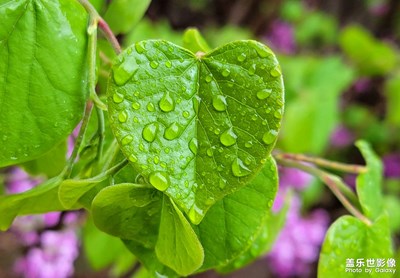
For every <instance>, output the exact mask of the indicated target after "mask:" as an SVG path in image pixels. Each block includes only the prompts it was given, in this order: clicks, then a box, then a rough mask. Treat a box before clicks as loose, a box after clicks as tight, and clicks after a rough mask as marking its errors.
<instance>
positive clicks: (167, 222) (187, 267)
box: [155, 196, 204, 276]
mask: <svg viewBox="0 0 400 278" xmlns="http://www.w3.org/2000/svg"><path fill="white" fill-rule="evenodd" d="M155 251H156V255H157V258H158V259H159V260H160V262H162V263H163V264H165V265H166V266H168V267H170V268H171V269H173V270H175V271H176V272H177V273H178V274H180V275H182V276H187V275H189V274H192V273H193V272H194V271H196V270H197V269H198V268H199V267H200V266H201V265H202V264H203V261H204V250H203V247H202V245H201V243H200V241H199V239H198V238H197V235H196V233H195V232H194V230H193V228H192V227H191V226H190V223H189V222H188V221H187V220H186V218H185V216H184V215H183V214H182V212H181V211H180V210H179V208H178V207H177V206H176V205H175V204H174V203H173V202H172V201H170V200H169V198H168V197H166V196H164V201H163V207H162V212H161V222H160V230H159V235H158V240H157V244H156V247H155Z"/></svg>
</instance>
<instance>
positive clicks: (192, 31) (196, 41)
mask: <svg viewBox="0 0 400 278" xmlns="http://www.w3.org/2000/svg"><path fill="white" fill-rule="evenodd" d="M183 47H185V48H187V49H189V50H190V51H192V52H193V53H197V52H198V51H201V52H204V53H206V52H208V51H210V50H211V48H210V47H209V46H208V44H207V42H206V40H205V39H204V38H203V36H202V35H201V34H200V32H199V30H197V29H196V28H189V29H187V30H186V31H185V33H184V34H183Z"/></svg>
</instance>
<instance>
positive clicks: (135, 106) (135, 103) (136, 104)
mask: <svg viewBox="0 0 400 278" xmlns="http://www.w3.org/2000/svg"><path fill="white" fill-rule="evenodd" d="M132 108H133V109H135V110H138V109H139V108H140V103H139V102H134V103H132Z"/></svg>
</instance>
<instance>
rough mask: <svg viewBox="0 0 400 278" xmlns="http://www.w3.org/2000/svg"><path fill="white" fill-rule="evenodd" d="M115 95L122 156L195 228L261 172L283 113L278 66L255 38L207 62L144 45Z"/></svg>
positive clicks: (116, 75)
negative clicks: (174, 204)
mask: <svg viewBox="0 0 400 278" xmlns="http://www.w3.org/2000/svg"><path fill="white" fill-rule="evenodd" d="M107 94H108V106H109V113H110V119H111V127H112V128H113V131H114V134H115V136H116V138H117V140H118V142H119V143H120V146H121V150H122V151H123V153H124V154H125V156H126V157H127V158H128V159H129V160H130V161H131V162H132V165H133V166H134V168H135V169H136V170H137V171H139V172H140V173H141V174H142V175H143V177H144V178H145V179H146V181H147V182H148V183H149V184H152V185H153V186H154V187H155V188H157V189H159V190H161V191H165V193H166V194H167V195H168V196H170V197H171V198H172V199H173V201H174V202H175V203H176V204H177V205H179V207H181V208H182V209H183V211H184V212H186V213H187V214H188V216H189V218H190V220H191V221H192V222H193V223H200V221H201V220H202V218H203V217H204V215H205V213H206V211H207V210H208V209H209V208H210V207H211V206H212V205H213V204H214V203H215V202H217V201H218V200H219V199H221V198H222V197H223V196H225V195H227V194H229V193H232V192H234V191H236V190H237V189H239V188H241V187H242V186H244V185H246V184H247V183H249V181H251V180H252V179H253V178H254V177H255V175H256V174H257V173H258V172H259V171H260V169H261V168H262V166H263V163H265V162H266V160H267V159H266V158H267V157H268V155H269V154H270V152H271V150H272V148H273V146H274V144H275V141H276V138H277V133H278V130H279V127H280V121H281V118H282V113H283V85H282V76H281V72H280V68H279V65H278V62H277V61H276V58H275V56H274V54H273V53H272V52H271V51H270V50H269V48H267V47H266V46H264V45H262V44H260V43H257V42H254V41H237V42H233V43H229V44H226V45H224V46H222V47H220V48H217V49H216V50H214V51H212V52H210V53H207V54H205V55H204V56H201V55H200V56H195V55H194V54H193V53H191V52H189V51H187V50H185V49H183V48H180V47H178V46H176V45H174V44H172V43H168V42H165V41H157V40H155V41H142V42H138V43H136V44H135V45H134V46H131V47H129V48H128V49H126V50H125V51H124V52H123V53H122V54H121V55H120V56H119V57H118V59H117V61H116V64H115V66H114V68H113V74H112V76H111V77H110V79H109V87H108V92H107Z"/></svg>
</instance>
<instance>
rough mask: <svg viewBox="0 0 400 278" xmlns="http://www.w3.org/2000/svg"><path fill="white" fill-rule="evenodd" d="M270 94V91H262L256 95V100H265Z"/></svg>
mask: <svg viewBox="0 0 400 278" xmlns="http://www.w3.org/2000/svg"><path fill="white" fill-rule="evenodd" d="M271 93H272V90H271V89H263V90H261V91H259V92H258V93H257V98H258V99H261V100H262V99H266V98H268V97H269V96H270V95H271Z"/></svg>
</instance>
